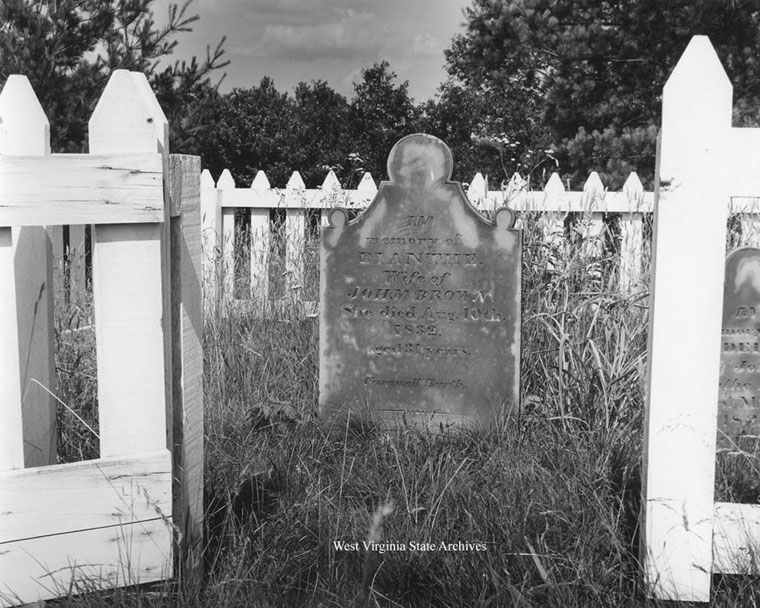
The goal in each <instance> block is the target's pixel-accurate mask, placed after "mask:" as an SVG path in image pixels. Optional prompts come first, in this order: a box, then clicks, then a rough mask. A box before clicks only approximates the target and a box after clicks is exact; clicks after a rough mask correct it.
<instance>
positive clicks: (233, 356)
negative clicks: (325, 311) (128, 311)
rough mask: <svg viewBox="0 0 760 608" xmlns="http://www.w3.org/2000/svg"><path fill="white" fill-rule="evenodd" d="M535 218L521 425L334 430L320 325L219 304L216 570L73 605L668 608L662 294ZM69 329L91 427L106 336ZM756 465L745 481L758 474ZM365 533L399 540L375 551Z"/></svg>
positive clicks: (74, 381)
mask: <svg viewBox="0 0 760 608" xmlns="http://www.w3.org/2000/svg"><path fill="white" fill-rule="evenodd" d="M524 221H525V228H526V230H525V254H524V268H523V294H524V302H523V336H522V343H523V353H522V392H523V402H522V405H523V408H522V413H521V415H520V417H519V419H516V420H513V421H511V422H509V423H507V424H504V425H503V426H501V427H500V428H494V429H492V430H491V431H490V432H489V433H487V434H485V435H473V434H467V433H463V434H458V435H451V436H449V437H446V438H443V439H441V438H435V437H433V436H431V435H428V434H426V433H422V432H419V431H416V430H413V429H408V428H407V429H399V430H397V431H393V432H387V431H385V430H384V429H383V428H382V427H380V426H378V425H377V424H375V423H373V422H372V421H369V420H360V419H351V420H349V423H348V424H347V425H343V426H341V427H339V428H329V427H325V426H324V425H320V424H319V423H318V421H317V419H316V406H317V346H318V344H317V342H318V328H317V321H316V320H315V319H305V320H299V319H294V318H289V317H287V316H285V315H282V316H280V317H279V318H275V319H270V320H267V321H262V320H260V319H257V318H256V317H255V315H254V314H253V312H254V311H250V310H245V309H244V308H239V307H238V308H235V309H234V310H224V311H220V310H213V309H212V308H209V309H208V310H207V314H206V319H205V334H204V373H205V378H204V391H205V403H206V414H205V416H206V418H205V427H206V447H207V450H206V496H207V510H208V527H209V531H208V532H209V533H208V538H207V548H206V552H205V559H206V578H205V580H204V581H202V582H199V581H179V583H177V584H171V585H170V584H165V585H159V586H154V587H151V588H147V589H146V588H143V589H136V590H135V589H131V590H117V591H115V592H111V593H100V594H91V595H85V596H80V597H77V598H69V599H67V600H62V601H61V604H62V605H71V606H80V605H81V606H125V607H126V606H169V605H179V606H193V607H194V606H231V607H234V606H241V607H242V606H245V607H247V608H249V607H259V606H260V607H262V608H263V607H268V606H314V607H316V606H325V607H327V606H388V607H391V606H404V607H412V606H441V607H444V606H445V607H449V606H450V607H459V606H484V607H485V606H494V607H496V606H515V607H520V608H528V607H531V606H536V607H538V606H562V607H565V606H568V607H573V606H578V607H581V606H583V607H593V606H600V607H602V606H655V605H658V604H657V603H656V602H652V601H648V600H646V598H645V597H644V594H643V591H642V589H641V587H640V576H639V572H638V562H637V554H638V546H637V544H638V530H637V517H638V510H639V503H640V496H639V491H640V480H641V478H640V475H641V473H640V454H641V439H642V414H643V386H642V375H643V370H644V367H645V353H646V321H647V316H646V315H647V310H646V306H647V303H648V297H647V296H648V294H647V293H646V291H645V290H640V291H637V292H634V293H630V294H626V295H620V294H618V293H617V287H616V285H615V282H616V262H615V259H616V258H615V256H614V251H612V252H611V249H610V246H609V243H608V244H607V245H605V244H604V243H603V242H602V241H599V242H595V243H589V242H588V241H586V244H585V245H583V243H582V242H580V241H579V242H578V244H577V246H573V245H568V244H566V241H560V240H555V241H554V244H553V245H552V244H551V243H552V241H551V240H548V241H547V239H546V238H545V234H544V225H543V223H542V220H538V219H537V218H533V217H525V218H524ZM571 229H572V230H575V231H576V232H577V233H578V234H582V233H583V229H584V226H583V222H580V223H579V224H576V225H575V226H574V227H571ZM603 236H604V235H603ZM547 243H548V244H547ZM612 249H614V247H612ZM75 318H78V317H75ZM60 336H61V340H60V346H59V355H60V357H59V370H60V372H59V380H60V381H61V383H62V386H63V389H62V390H63V391H64V394H65V395H66V397H65V399H64V400H65V401H66V402H67V403H71V404H75V405H72V407H71V409H73V410H75V411H76V412H77V413H79V414H80V415H81V416H82V417H83V418H84V419H85V420H88V421H90V422H92V421H94V420H95V419H96V415H95V410H96V408H95V407H94V403H95V396H94V390H93V384H92V382H90V381H88V380H87V376H94V362H93V361H94V360H93V359H92V353H91V340H90V342H89V343H88V341H87V339H86V337H84V336H86V333H83V332H82V331H79V332H69V333H66V332H65V331H61V332H60ZM80 336H81V338H80ZM77 340H81V342H77ZM88 344H89V346H88ZM88 349H89V350H88ZM73 372H77V373H73ZM61 428H62V431H61V432H62V436H61V443H62V444H63V446H64V450H63V453H64V454H68V455H69V456H67V458H69V459H77V458H78V457H79V456H82V455H87V454H90V457H92V454H93V453H94V454H95V455H96V454H97V445H96V442H94V441H93V439H92V433H91V432H90V431H87V430H86V429H84V430H83V427H82V426H81V422H79V421H78V420H77V419H76V418H74V417H73V414H71V412H70V411H69V410H67V409H65V408H62V411H61ZM95 430H97V429H96V428H95ZM93 450H94V452H93ZM747 462H748V463H749V465H748V466H749V467H750V470H751V471H752V474H747V473H746V471H747V470H748V468H747V466H745V467H744V468H742V469H740V471H741V474H739V475H738V476H739V477H740V478H741V479H745V478H746V479H749V480H750V481H748V482H747V483H750V484H751V483H752V480H753V479H754V480H756V479H757V476H756V473H757V470H756V468H753V467H752V464H751V463H752V461H751V460H750V459H748V460H747ZM736 469H737V468H736V467H735V466H733V468H732V465H731V463H728V464H726V465H725V466H722V467H719V480H718V493H719V494H720V493H724V494H731V493H732V492H733V494H734V495H737V494H739V493H741V487H739V490H737V489H736V488H737V487H738V486H737V483H739V484H741V483H743V482H741V480H740V481H739V482H736V478H737V472H736ZM368 538H371V539H374V540H376V541H378V542H385V543H389V544H390V546H389V547H388V550H387V551H386V552H384V553H378V552H376V553H372V552H365V551H364V550H363V548H362V547H361V543H362V541H365V540H367V539H368ZM338 541H343V542H345V543H359V545H360V546H359V547H358V549H359V550H357V551H353V550H346V549H345V546H344V548H343V549H341V548H340V547H338V546H337V545H336V543H337V542H338ZM412 542H414V543H418V544H419V545H424V544H425V543H431V544H433V545H434V546H435V549H436V550H422V549H424V547H422V548H421V547H419V546H418V547H417V550H410V549H411V547H410V546H409V544H410V543H412ZM393 543H395V544H396V546H393ZM400 543H406V544H407V547H406V550H399V549H400V548H399V547H398V545H399V544H400ZM440 543H454V546H449V547H447V548H446V549H443V548H441V546H440ZM457 543H462V545H457ZM467 543H469V544H470V545H475V546H474V547H468V546H467ZM454 547H456V548H457V549H461V550H454ZM756 583H757V581H756V580H754V579H751V578H747V577H715V578H714V584H713V589H714V591H713V595H714V599H713V602H712V604H713V605H714V606H753V605H757V604H758V603H760V589H758V586H757V584H756ZM668 605H671V606H672V605H674V604H668Z"/></svg>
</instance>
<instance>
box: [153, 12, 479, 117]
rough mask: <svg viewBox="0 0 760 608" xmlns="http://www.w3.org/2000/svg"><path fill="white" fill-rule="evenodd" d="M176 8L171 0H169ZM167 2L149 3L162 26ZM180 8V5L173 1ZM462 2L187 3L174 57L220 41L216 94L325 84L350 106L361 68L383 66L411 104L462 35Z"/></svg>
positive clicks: (436, 80)
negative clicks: (189, 23) (222, 63)
mask: <svg viewBox="0 0 760 608" xmlns="http://www.w3.org/2000/svg"><path fill="white" fill-rule="evenodd" d="M174 1H175V2H177V1H178V0H174ZM169 4H170V0H155V2H154V3H153V4H152V5H151V6H152V7H153V10H154V13H155V17H156V21H157V23H159V24H164V23H165V22H166V15H167V10H168V8H167V7H168V6H169ZM180 4H181V2H180ZM470 4H471V3H470V2H469V1H468V0H194V2H193V3H192V4H191V5H190V8H189V9H188V10H189V11H192V14H198V15H199V16H200V21H198V22H196V23H195V24H194V27H193V32H191V33H182V34H178V36H177V40H178V42H179V44H178V46H177V48H176V49H175V53H174V57H175V58H177V59H187V58H190V57H192V56H193V55H196V56H197V57H198V59H201V58H205V56H206V46H207V45H209V44H210V45H211V46H212V48H213V47H214V46H216V44H217V43H218V42H219V40H220V39H221V38H222V36H224V35H226V36H227V42H226V43H225V45H224V46H225V49H226V50H227V53H226V58H227V59H229V60H230V61H231V63H230V65H229V66H227V68H225V71H226V72H227V77H226V78H225V80H224V83H223V84H222V91H223V92H225V91H228V90H230V89H231V88H232V87H250V86H254V85H258V83H259V81H260V80H261V78H262V77H263V76H270V77H272V78H273V79H274V83H275V87H276V88H277V89H278V90H280V91H283V92H285V91H287V92H291V93H292V91H293V88H294V87H295V86H296V84H298V83H299V82H301V81H305V82H310V81H311V80H325V81H327V83H328V84H329V85H330V86H331V87H332V88H334V89H335V90H336V91H338V92H339V93H342V94H343V95H345V96H346V97H348V98H349V99H350V98H351V96H352V95H353V92H354V89H353V86H352V83H353V82H356V81H359V80H360V78H361V74H360V73H361V69H362V68H366V67H370V66H371V65H372V64H373V63H375V62H379V61H381V60H383V59H387V60H388V61H389V62H390V66H391V69H392V70H393V71H394V72H395V73H396V74H397V75H398V77H399V78H398V80H399V81H404V80H408V81H409V93H410V95H411V97H413V98H414V100H415V101H416V102H422V101H425V100H427V99H430V98H432V97H433V95H434V94H435V91H436V88H437V87H438V85H439V84H440V83H441V82H443V80H445V77H446V73H445V70H444V67H443V65H444V57H443V49H445V48H447V47H448V46H449V44H450V42H451V38H452V36H453V35H454V34H457V33H461V32H463V31H464V27H463V24H464V15H463V9H464V8H465V7H466V6H469V5H470Z"/></svg>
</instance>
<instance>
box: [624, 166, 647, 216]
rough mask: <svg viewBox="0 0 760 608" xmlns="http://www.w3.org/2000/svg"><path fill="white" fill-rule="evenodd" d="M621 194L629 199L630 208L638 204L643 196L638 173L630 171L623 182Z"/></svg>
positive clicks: (642, 185)
mask: <svg viewBox="0 0 760 608" xmlns="http://www.w3.org/2000/svg"><path fill="white" fill-rule="evenodd" d="M623 194H625V196H626V198H627V199H628V200H629V201H630V204H631V208H632V209H635V208H637V207H638V206H639V204H640V203H641V201H642V199H643V198H644V184H642V183H641V180H640V179H639V176H638V174H637V173H636V172H635V171H631V174H630V175H629V176H628V179H627V180H625V183H624V184H623Z"/></svg>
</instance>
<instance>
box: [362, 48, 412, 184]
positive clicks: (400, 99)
mask: <svg viewBox="0 0 760 608" xmlns="http://www.w3.org/2000/svg"><path fill="white" fill-rule="evenodd" d="M361 76H362V79H361V81H360V82H358V83H354V91H355V96H354V98H353V99H352V100H351V112H350V134H351V142H352V146H353V150H352V152H354V153H355V154H358V155H359V157H360V158H361V160H362V161H363V162H362V164H363V168H364V169H365V170H367V171H369V172H370V173H372V176H373V177H374V178H375V179H376V180H377V179H384V178H385V177H386V163H387V160H388V154H389V153H390V151H391V148H392V147H393V146H394V144H395V143H396V142H397V141H398V140H399V139H401V137H403V136H405V135H410V134H412V133H414V132H416V131H417V130H418V129H419V126H420V122H419V119H420V114H421V112H420V109H419V108H417V107H416V106H415V105H414V102H413V101H412V99H410V97H409V83H408V82H407V81H404V82H402V83H401V84H399V85H396V84H394V80H395V79H396V74H395V73H394V72H393V71H391V69H390V64H389V63H388V62H387V61H381V62H380V63H375V64H374V65H373V66H372V67H370V68H366V69H363V70H362V72H361Z"/></svg>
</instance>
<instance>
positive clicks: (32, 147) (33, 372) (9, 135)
mask: <svg viewBox="0 0 760 608" xmlns="http://www.w3.org/2000/svg"><path fill="white" fill-rule="evenodd" d="M0 119H2V123H0V154H7V155H28V156H39V155H48V154H50V126H49V123H48V120H47V117H46V116H45V112H44V111H43V110H42V106H41V105H40V102H39V101H38V100H37V96H36V95H35V94H34V91H33V90H32V87H31V85H30V84H29V80H28V79H27V78H26V76H9V77H8V80H7V81H6V83H5V87H4V88H3V91H2V93H0ZM11 247H12V250H13V260H14V265H15V269H16V272H15V282H16V287H15V294H16V298H17V299H18V301H17V303H16V306H17V307H16V312H17V315H18V329H17V331H18V336H17V340H18V348H19V363H20V369H19V368H15V369H19V371H20V376H19V377H18V378H17V381H18V382H20V390H21V411H22V420H23V429H24V430H23V438H24V439H23V441H24V463H25V466H27V467H35V466H42V465H48V464H54V463H55V461H56V432H55V422H56V403H55V401H54V400H53V398H52V396H51V394H50V393H49V392H48V391H51V392H52V391H55V358H54V354H53V353H54V349H53V292H54V287H53V258H52V247H51V243H50V239H49V238H48V235H47V232H46V231H45V229H44V228H43V227H41V226H27V227H23V228H13V236H12V245H11ZM2 293H3V297H6V296H5V293H6V292H5V291H3V292H2ZM8 293H10V294H13V292H12V291H11V292H8ZM3 339H5V338H3ZM11 342H15V340H11ZM34 381H36V382H39V383H40V384H42V385H43V386H44V387H45V388H42V387H41V386H39V385H37V384H36V383H35V382H34ZM45 389H47V390H45Z"/></svg>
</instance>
